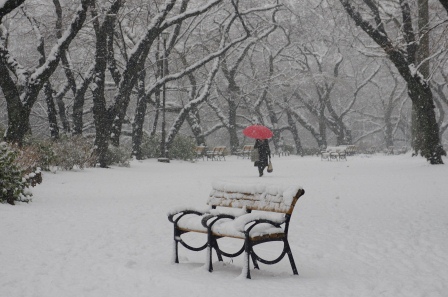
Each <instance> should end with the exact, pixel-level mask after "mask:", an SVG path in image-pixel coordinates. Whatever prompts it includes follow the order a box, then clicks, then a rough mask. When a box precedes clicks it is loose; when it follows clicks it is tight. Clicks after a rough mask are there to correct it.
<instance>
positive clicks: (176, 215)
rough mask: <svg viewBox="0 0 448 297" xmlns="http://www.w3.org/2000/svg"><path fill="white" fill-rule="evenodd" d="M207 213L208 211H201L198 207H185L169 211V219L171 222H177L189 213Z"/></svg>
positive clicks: (199, 214) (200, 214)
mask: <svg viewBox="0 0 448 297" xmlns="http://www.w3.org/2000/svg"><path fill="white" fill-rule="evenodd" d="M205 213H207V212H206V211H200V210H196V209H184V210H177V211H172V212H169V213H168V220H169V221H170V222H171V223H177V222H178V221H179V220H180V218H182V217H183V216H185V215H187V214H195V215H198V216H202V215H204V214H205Z"/></svg>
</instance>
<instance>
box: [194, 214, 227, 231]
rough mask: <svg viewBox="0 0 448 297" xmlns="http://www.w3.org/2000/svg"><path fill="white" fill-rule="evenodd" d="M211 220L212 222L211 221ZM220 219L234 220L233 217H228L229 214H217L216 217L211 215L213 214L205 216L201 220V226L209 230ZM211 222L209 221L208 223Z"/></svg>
mask: <svg viewBox="0 0 448 297" xmlns="http://www.w3.org/2000/svg"><path fill="white" fill-rule="evenodd" d="M211 219H213V220H211ZM221 219H232V220H233V219H235V216H233V215H230V214H218V215H213V214H209V215H206V216H204V217H203V218H202V221H201V223H202V226H204V227H205V228H207V229H209V230H210V228H212V226H213V225H214V224H215V223H216V222H217V221H219V220H221ZM210 220H211V221H210Z"/></svg>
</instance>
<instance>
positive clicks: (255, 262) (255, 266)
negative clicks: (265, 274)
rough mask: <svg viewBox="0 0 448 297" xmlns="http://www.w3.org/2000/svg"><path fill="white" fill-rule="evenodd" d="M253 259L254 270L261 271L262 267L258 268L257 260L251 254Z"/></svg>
mask: <svg viewBox="0 0 448 297" xmlns="http://www.w3.org/2000/svg"><path fill="white" fill-rule="evenodd" d="M251 258H252V263H253V264H254V269H258V270H260V267H258V262H257V259H255V257H254V255H253V254H251Z"/></svg>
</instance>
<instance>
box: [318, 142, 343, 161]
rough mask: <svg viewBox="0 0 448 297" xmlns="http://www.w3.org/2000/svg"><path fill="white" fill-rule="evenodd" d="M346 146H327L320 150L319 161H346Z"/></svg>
mask: <svg viewBox="0 0 448 297" xmlns="http://www.w3.org/2000/svg"><path fill="white" fill-rule="evenodd" d="M346 150H347V146H345V145H341V146H327V148H326V149H324V150H322V151H321V152H320V159H321V160H327V161H331V160H336V161H339V160H346V161H347V153H346Z"/></svg>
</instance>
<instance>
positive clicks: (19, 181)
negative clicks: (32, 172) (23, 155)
mask: <svg viewBox="0 0 448 297" xmlns="http://www.w3.org/2000/svg"><path fill="white" fill-rule="evenodd" d="M19 153H20V152H19V151H18V150H16V149H14V148H12V147H10V146H9V145H8V144H7V143H5V142H2V143H0V203H9V204H12V205H14V204H15V202H16V201H23V202H28V201H30V200H31V198H30V197H31V196H32V194H31V192H30V191H29V190H28V188H29V185H30V183H29V181H28V180H27V179H26V178H25V177H24V172H23V171H22V170H21V168H20V167H19V166H18V164H17V163H16V162H15V161H16V158H17V156H18V155H19Z"/></svg>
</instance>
